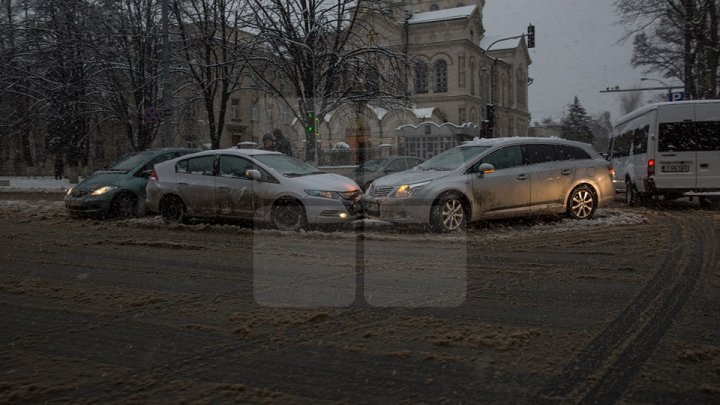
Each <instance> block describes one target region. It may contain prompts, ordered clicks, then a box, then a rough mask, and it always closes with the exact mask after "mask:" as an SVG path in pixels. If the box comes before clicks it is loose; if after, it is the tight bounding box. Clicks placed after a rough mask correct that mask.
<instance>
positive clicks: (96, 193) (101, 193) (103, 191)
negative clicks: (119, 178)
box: [90, 186, 117, 196]
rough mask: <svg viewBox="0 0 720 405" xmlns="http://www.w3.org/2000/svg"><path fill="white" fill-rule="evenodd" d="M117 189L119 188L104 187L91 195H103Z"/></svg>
mask: <svg viewBox="0 0 720 405" xmlns="http://www.w3.org/2000/svg"><path fill="white" fill-rule="evenodd" d="M116 188H117V187H115V186H103V187H100V188H98V189H96V190H94V191H93V192H92V193H90V195H95V196H97V195H103V194H105V193H108V192H110V191H113V190H115V189H116Z"/></svg>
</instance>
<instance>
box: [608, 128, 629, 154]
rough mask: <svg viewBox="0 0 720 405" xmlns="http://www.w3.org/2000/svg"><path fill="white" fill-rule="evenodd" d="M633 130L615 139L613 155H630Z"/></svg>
mask: <svg viewBox="0 0 720 405" xmlns="http://www.w3.org/2000/svg"><path fill="white" fill-rule="evenodd" d="M632 138H633V131H627V132H625V133H623V134H621V135H618V136H616V137H615V138H614V139H613V147H612V156H613V157H616V158H619V157H625V156H630V147H631V146H632Z"/></svg>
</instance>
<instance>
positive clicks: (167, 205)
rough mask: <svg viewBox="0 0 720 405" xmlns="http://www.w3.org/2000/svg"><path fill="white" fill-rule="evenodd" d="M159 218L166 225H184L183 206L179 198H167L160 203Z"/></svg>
mask: <svg viewBox="0 0 720 405" xmlns="http://www.w3.org/2000/svg"><path fill="white" fill-rule="evenodd" d="M160 216H162V219H163V221H165V223H166V224H182V223H185V204H184V203H183V201H182V200H181V199H180V198H179V197H176V196H174V195H170V196H167V197H165V198H163V199H162V201H161V202H160Z"/></svg>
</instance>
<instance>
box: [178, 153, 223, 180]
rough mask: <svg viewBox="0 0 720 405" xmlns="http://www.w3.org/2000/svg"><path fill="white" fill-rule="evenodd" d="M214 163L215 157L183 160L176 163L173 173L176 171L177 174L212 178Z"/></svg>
mask: <svg viewBox="0 0 720 405" xmlns="http://www.w3.org/2000/svg"><path fill="white" fill-rule="evenodd" d="M214 163H215V156H200V157H195V158H190V159H185V160H181V161H179V162H178V163H177V165H176V166H175V171H177V172H178V173H187V174H202V175H205V176H212V174H213V164H214Z"/></svg>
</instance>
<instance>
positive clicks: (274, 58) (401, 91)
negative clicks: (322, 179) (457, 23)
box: [246, 0, 409, 160]
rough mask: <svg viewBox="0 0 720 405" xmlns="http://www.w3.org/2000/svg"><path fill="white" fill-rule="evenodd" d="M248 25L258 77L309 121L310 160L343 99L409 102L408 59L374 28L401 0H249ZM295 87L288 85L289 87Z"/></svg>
mask: <svg viewBox="0 0 720 405" xmlns="http://www.w3.org/2000/svg"><path fill="white" fill-rule="evenodd" d="M250 1H251V3H252V4H253V7H252V10H253V11H252V13H250V14H249V16H248V20H247V26H248V27H249V28H250V29H251V31H252V32H253V33H255V36H254V38H253V39H254V52H252V53H248V54H246V58H247V60H248V62H249V65H248V66H250V67H251V69H252V70H253V73H254V79H255V80H256V81H258V83H259V84H260V85H262V86H263V87H264V89H265V91H266V92H268V93H270V94H272V95H273V96H277V97H278V98H279V99H281V100H282V101H283V102H284V103H285V104H286V105H287V106H288V108H289V109H290V110H291V111H292V112H293V114H294V115H295V116H296V118H297V119H298V120H299V121H300V122H303V123H304V126H305V128H306V131H305V143H306V148H305V149H306V150H305V159H306V160H314V158H315V149H316V134H315V130H316V128H315V126H316V119H317V117H323V116H324V115H325V114H327V113H328V112H330V111H333V110H334V109H336V108H337V107H338V106H339V105H341V104H342V103H348V102H352V103H368V102H374V103H378V104H386V103H393V104H395V103H400V104H404V103H407V100H408V93H407V87H406V83H405V81H404V80H403V77H404V72H406V71H407V69H408V66H409V63H408V62H409V61H408V60H407V58H406V55H405V54H404V53H403V52H402V51H403V49H402V47H401V46H400V44H394V43H392V42H390V41H389V40H388V39H387V38H384V37H383V36H382V33H380V32H377V31H376V29H375V24H374V23H375V22H376V21H378V20H379V19H384V18H387V19H389V18H391V16H390V14H389V10H392V9H393V7H397V6H398V5H399V4H401V3H402V2H401V1H397V0H357V1H356V0H295V1H287V0H250ZM286 85H287V86H288V87H289V91H288V90H285V89H284V87H285V86H286Z"/></svg>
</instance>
